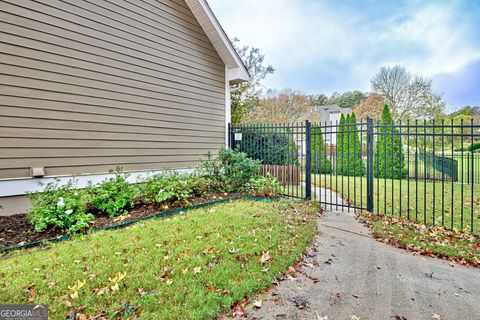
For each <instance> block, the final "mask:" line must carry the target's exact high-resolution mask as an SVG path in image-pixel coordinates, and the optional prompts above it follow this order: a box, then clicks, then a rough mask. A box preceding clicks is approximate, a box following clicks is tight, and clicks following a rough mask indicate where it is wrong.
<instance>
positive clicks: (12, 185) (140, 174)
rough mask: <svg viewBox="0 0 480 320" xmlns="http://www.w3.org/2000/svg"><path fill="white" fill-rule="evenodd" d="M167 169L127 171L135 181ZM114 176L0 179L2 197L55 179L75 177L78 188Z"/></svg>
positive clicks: (32, 189) (34, 189) (36, 188)
mask: <svg viewBox="0 0 480 320" xmlns="http://www.w3.org/2000/svg"><path fill="white" fill-rule="evenodd" d="M165 171H167V170H159V171H134V172H127V174H129V177H128V178H127V180H128V182H130V183H135V182H139V181H140V180H142V179H145V178H147V177H149V176H152V175H154V174H158V173H162V172H165ZM168 171H170V170H168ZM175 171H178V172H185V173H187V172H192V169H176V170H175ZM113 176H114V174H112V173H106V174H89V175H78V176H61V177H45V178H38V179H34V178H27V179H11V180H0V198H1V197H12V196H22V195H25V194H27V193H28V192H39V191H42V190H43V188H44V185H46V184H47V183H50V182H53V181H55V179H57V180H59V181H60V184H62V185H63V184H66V183H67V182H68V181H70V180H72V179H73V178H75V180H76V181H77V184H76V188H78V189H81V188H85V187H86V186H88V184H89V182H91V183H93V184H97V183H99V182H102V181H104V180H105V179H108V178H111V177H113ZM42 185H43V186H42Z"/></svg>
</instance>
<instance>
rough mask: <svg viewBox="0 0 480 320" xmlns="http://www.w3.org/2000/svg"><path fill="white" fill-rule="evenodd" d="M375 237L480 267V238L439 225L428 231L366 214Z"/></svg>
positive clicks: (397, 219)
mask: <svg viewBox="0 0 480 320" xmlns="http://www.w3.org/2000/svg"><path fill="white" fill-rule="evenodd" d="M362 216H363V218H364V219H365V220H366V221H367V223H368V224H369V225H370V226H371V228H372V233H373V235H374V237H376V238H378V239H381V241H382V242H386V243H390V244H392V245H394V246H398V247H401V248H406V249H407V250H410V251H415V252H419V253H421V254H424V255H437V256H440V257H442V258H446V259H449V260H455V261H457V262H460V263H462V264H470V265H472V266H475V267H478V266H480V250H479V246H480V239H479V238H478V237H475V236H471V235H469V234H467V233H462V232H458V231H452V230H447V229H445V228H443V227H440V226H437V227H433V228H425V225H424V224H422V223H416V222H412V221H409V220H407V219H404V218H402V219H399V218H388V217H385V216H378V215H374V214H369V213H363V214H362Z"/></svg>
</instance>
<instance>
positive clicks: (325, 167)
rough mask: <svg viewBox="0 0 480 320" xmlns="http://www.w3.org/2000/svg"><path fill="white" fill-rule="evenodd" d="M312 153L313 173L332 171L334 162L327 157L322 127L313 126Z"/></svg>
mask: <svg viewBox="0 0 480 320" xmlns="http://www.w3.org/2000/svg"><path fill="white" fill-rule="evenodd" d="M311 133H312V136H311V155H312V173H316V174H319V173H330V172H331V171H332V164H331V162H330V160H329V159H328V158H327V149H326V146H325V141H324V140H323V134H322V130H321V129H320V127H316V126H312V128H311Z"/></svg>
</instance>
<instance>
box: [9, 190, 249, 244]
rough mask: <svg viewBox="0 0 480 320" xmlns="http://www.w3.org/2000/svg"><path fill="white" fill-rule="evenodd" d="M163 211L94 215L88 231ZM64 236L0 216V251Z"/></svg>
mask: <svg viewBox="0 0 480 320" xmlns="http://www.w3.org/2000/svg"><path fill="white" fill-rule="evenodd" d="M243 195H245V194H244V193H228V194H225V193H212V194H208V195H206V196H204V197H198V198H194V199H190V200H189V202H190V203H189V204H188V205H186V206H170V207H168V209H167V210H172V209H180V208H184V207H189V206H193V205H199V204H203V203H207V202H212V201H217V200H224V199H231V198H236V197H240V196H243ZM162 211H165V209H163V208H161V206H159V205H153V204H149V205H147V204H143V203H141V202H138V203H137V204H136V206H135V208H133V209H131V210H129V213H128V215H126V216H120V217H117V218H116V219H112V218H110V217H108V216H107V215H105V214H102V213H94V214H95V220H94V221H93V222H92V226H91V228H90V230H98V229H103V228H107V227H112V226H116V225H120V224H123V223H125V222H129V221H132V220H137V219H141V218H145V217H149V216H153V215H155V214H158V213H160V212H162ZM64 235H65V232H63V231H62V230H58V229H55V228H51V229H49V230H46V231H43V232H35V229H34V227H33V225H32V224H30V222H29V221H28V219H27V215H26V214H16V215H12V216H0V250H3V249H6V248H9V247H12V246H18V245H24V244H28V243H32V242H36V241H42V240H47V239H51V238H60V237H62V236H64Z"/></svg>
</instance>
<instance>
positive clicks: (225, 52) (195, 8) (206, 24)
mask: <svg viewBox="0 0 480 320" xmlns="http://www.w3.org/2000/svg"><path fill="white" fill-rule="evenodd" d="M185 2H186V4H187V5H188V7H189V8H190V10H191V11H192V13H193V15H194V16H195V18H196V19H197V21H198V23H199V24H200V26H201V27H202V29H203V31H204V32H205V33H206V35H207V37H208V38H209V39H210V41H211V42H212V44H213V46H214V47H215V49H216V50H217V52H218V55H219V56H220V58H221V59H222V61H223V63H225V65H226V66H227V69H228V70H229V72H228V80H229V81H230V82H244V81H249V78H250V75H249V74H248V71H247V68H245V65H244V64H243V62H242V59H240V57H239V56H238V54H237V51H236V50H235V48H234V47H233V45H232V43H231V42H230V39H228V36H227V34H226V33H225V31H224V30H223V28H222V26H221V25H220V23H219V22H218V20H217V18H216V17H215V15H214V14H213V11H212V9H211V8H210V6H209V5H208V3H207V1H206V0H185Z"/></svg>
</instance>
